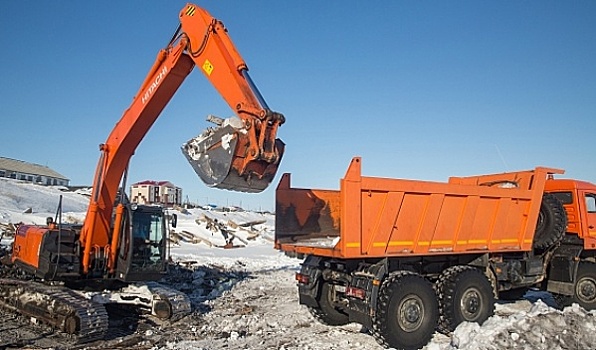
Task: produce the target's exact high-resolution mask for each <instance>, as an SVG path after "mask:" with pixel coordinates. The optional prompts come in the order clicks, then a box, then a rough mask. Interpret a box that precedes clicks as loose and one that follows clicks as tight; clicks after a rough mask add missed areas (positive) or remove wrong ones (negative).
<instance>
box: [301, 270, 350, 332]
mask: <svg viewBox="0 0 596 350" xmlns="http://www.w3.org/2000/svg"><path fill="white" fill-rule="evenodd" d="M333 300H334V290H333V288H332V286H331V284H329V283H328V282H324V281H321V289H320V291H319V298H318V300H317V301H318V302H319V307H318V308H315V307H309V308H308V309H309V311H310V313H311V314H312V315H313V316H314V318H316V319H317V320H318V321H319V322H321V323H324V324H326V325H329V326H342V325H345V324H348V323H350V318H349V316H348V314H346V313H344V312H342V311H341V310H338V309H337V308H336V307H335V306H334V303H333Z"/></svg>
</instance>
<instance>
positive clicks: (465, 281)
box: [437, 266, 495, 332]
mask: <svg viewBox="0 0 596 350" xmlns="http://www.w3.org/2000/svg"><path fill="white" fill-rule="evenodd" d="M437 295H438V297H439V309H440V314H441V316H440V320H439V329H441V330H443V331H447V332H452V331H453V330H455V328H456V327H457V326H458V325H459V324H460V323H462V322H464V321H465V322H477V323H478V324H482V323H483V322H484V321H486V320H487V319H488V318H489V317H490V316H492V315H493V313H494V310H495V296H494V294H493V288H492V286H491V283H490V281H489V279H488V277H486V275H485V274H484V273H483V272H482V271H481V270H479V269H477V268H475V267H472V266H452V267H450V268H448V269H446V270H445V271H443V273H442V274H441V276H439V280H438V281H437Z"/></svg>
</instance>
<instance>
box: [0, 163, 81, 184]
mask: <svg viewBox="0 0 596 350" xmlns="http://www.w3.org/2000/svg"><path fill="white" fill-rule="evenodd" d="M0 177H7V178H10V179H16V180H23V181H30V182H34V183H37V184H41V185H57V186H68V183H69V181H70V180H69V179H68V178H67V177H65V176H64V175H62V174H60V173H58V172H57V171H54V170H53V169H50V168H49V167H47V166H44V165H39V164H34V163H28V162H24V161H22V160H17V159H11V158H5V157H0Z"/></svg>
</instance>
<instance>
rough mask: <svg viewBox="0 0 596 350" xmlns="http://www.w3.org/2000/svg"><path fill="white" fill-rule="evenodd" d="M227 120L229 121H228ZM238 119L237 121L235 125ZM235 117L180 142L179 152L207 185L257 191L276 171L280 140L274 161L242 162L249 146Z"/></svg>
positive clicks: (269, 180)
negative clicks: (180, 150) (182, 142)
mask: <svg viewBox="0 0 596 350" xmlns="http://www.w3.org/2000/svg"><path fill="white" fill-rule="evenodd" d="M229 120H231V122H229ZM238 122H240V124H238ZM241 123H242V122H241V121H240V120H239V119H236V120H235V119H234V118H230V119H226V121H225V122H224V123H222V125H221V126H218V127H217V128H210V129H208V130H207V131H205V132H204V133H203V134H201V135H199V136H197V137H195V138H192V139H190V140H188V141H187V142H186V143H184V144H183V145H182V148H181V149H182V153H183V154H184V156H185V157H186V159H187V160H188V162H189V163H190V165H191V166H192V168H193V169H194V171H195V172H196V173H197V175H198V176H199V177H200V178H201V180H202V181H203V182H204V183H205V184H206V185H207V186H209V187H215V188H220V189H226V190H231V191H240V192H251V193H256V192H261V191H263V190H264V189H266V188H267V187H268V186H269V184H270V183H271V181H272V180H273V178H274V177H275V174H276V172H277V167H278V165H279V161H280V160H281V155H282V154H283V149H284V143H283V142H282V141H281V140H279V139H276V140H275V148H276V149H277V150H278V151H279V154H280V159H278V160H276V161H275V162H274V163H270V162H267V161H265V160H259V159H257V160H251V161H249V162H246V164H245V158H246V153H247V150H248V147H249V144H250V143H249V140H248V136H247V131H246V130H245V129H243V128H242V127H241Z"/></svg>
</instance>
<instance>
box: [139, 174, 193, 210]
mask: <svg viewBox="0 0 596 350" xmlns="http://www.w3.org/2000/svg"><path fill="white" fill-rule="evenodd" d="M130 200H131V201H132V202H133V203H138V204H162V205H165V206H168V207H169V206H173V205H181V204H182V189H181V188H180V187H176V186H174V184H172V183H171V182H169V181H151V180H146V181H141V182H137V183H135V184H132V185H131V186H130Z"/></svg>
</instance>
